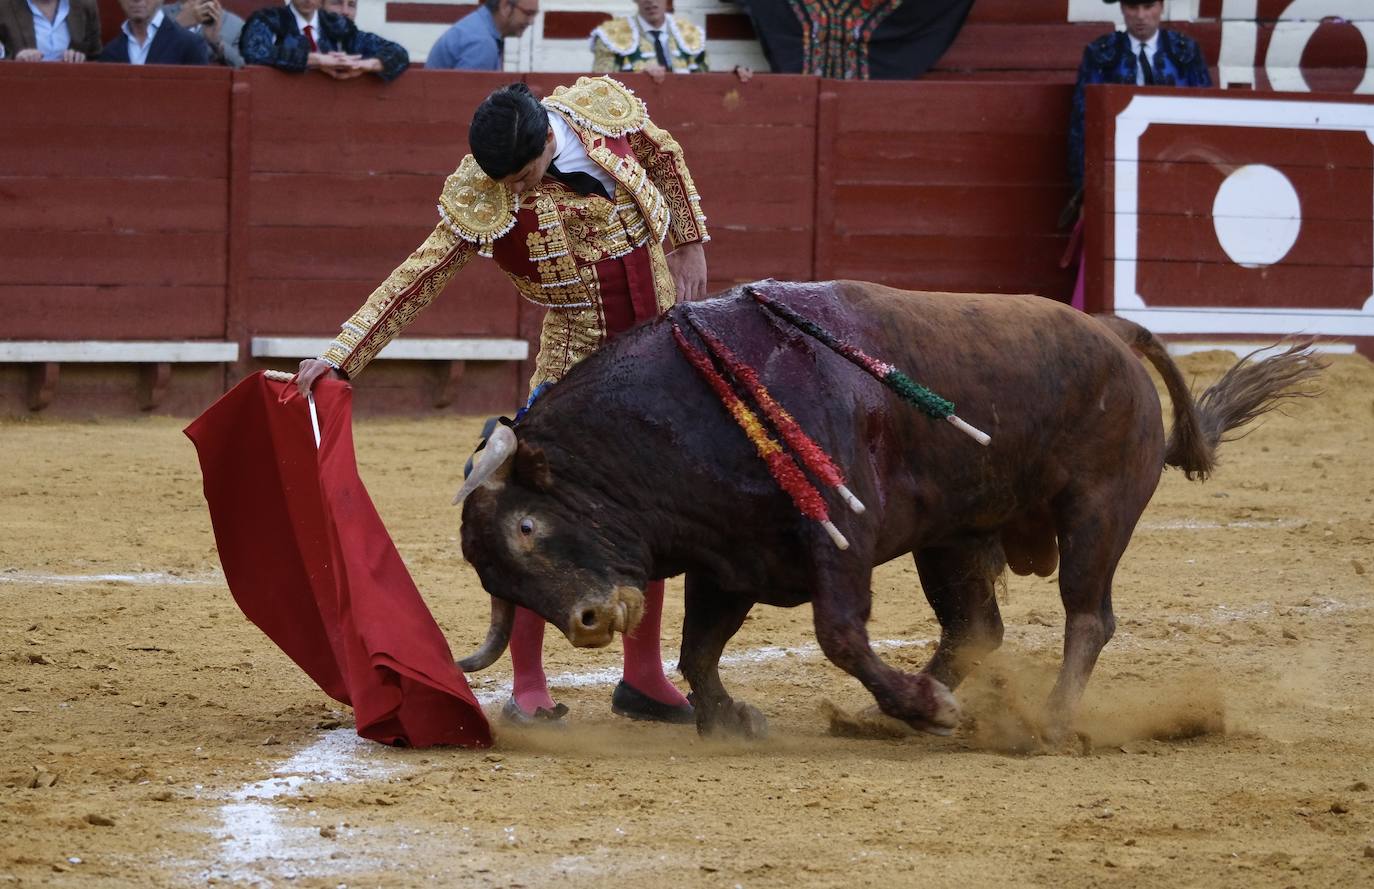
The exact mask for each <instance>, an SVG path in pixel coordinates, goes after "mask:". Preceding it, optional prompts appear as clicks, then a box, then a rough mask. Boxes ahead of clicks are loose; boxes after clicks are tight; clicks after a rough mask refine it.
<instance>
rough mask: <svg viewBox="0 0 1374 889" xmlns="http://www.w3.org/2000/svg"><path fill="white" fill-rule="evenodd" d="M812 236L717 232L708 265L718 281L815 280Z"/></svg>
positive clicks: (708, 251) (709, 248) (708, 253)
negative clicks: (812, 270) (762, 279)
mask: <svg viewBox="0 0 1374 889" xmlns="http://www.w3.org/2000/svg"><path fill="white" fill-rule="evenodd" d="M811 250H812V242H811V232H810V231H807V230H804V229H801V230H796V231H782V230H775V231H756V230H751V229H728V228H727V229H716V230H714V231H713V232H712V234H711V243H709V244H707V245H706V265H707V269H708V270H709V272H710V276H711V278H712V279H713V280H716V281H722V282H725V281H756V280H758V279H760V278H782V279H789V280H795V281H805V280H808V279H809V278H810V277H811Z"/></svg>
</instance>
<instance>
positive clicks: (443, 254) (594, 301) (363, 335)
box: [321, 77, 709, 390]
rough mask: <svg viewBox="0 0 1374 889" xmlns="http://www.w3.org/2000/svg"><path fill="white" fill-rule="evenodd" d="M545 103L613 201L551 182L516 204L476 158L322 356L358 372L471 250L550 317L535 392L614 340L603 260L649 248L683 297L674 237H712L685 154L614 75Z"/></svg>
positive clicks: (664, 292) (662, 287)
mask: <svg viewBox="0 0 1374 889" xmlns="http://www.w3.org/2000/svg"><path fill="white" fill-rule="evenodd" d="M543 104H544V107H545V108H546V109H547V110H548V112H549V113H550V114H560V115H562V116H563V118H564V119H565V120H566V121H567V122H568V125H569V126H570V127H571V128H572V130H573V132H574V133H576V134H577V136H578V138H580V139H581V140H582V145H583V147H585V148H586V150H587V156H588V157H590V158H591V160H592V161H593V162H594V163H596V164H597V165H599V166H600V167H601V168H602V169H604V170H605V171H606V172H607V173H609V174H610V176H611V178H612V179H613V180H614V181H615V193H614V194H613V195H612V200H609V201H608V200H606V199H605V198H603V197H601V196H599V195H593V196H584V195H578V194H576V193H575V192H573V191H571V190H570V189H567V188H564V187H563V186H562V185H561V184H560V183H558V182H556V181H555V180H553V179H550V178H545V180H544V182H543V183H542V185H541V187H540V188H538V189H536V190H534V191H528V192H526V193H524V194H522V195H520V197H519V199H518V200H517V198H516V197H515V196H514V195H512V194H511V193H510V192H509V191H508V190H507V189H506V188H505V186H503V185H501V184H500V183H498V182H495V181H493V180H492V179H490V178H488V177H487V175H486V174H485V173H483V172H482V170H481V168H480V167H478V166H477V162H476V161H475V160H474V159H473V157H472V156H471V155H468V156H467V157H465V158H463V161H462V163H460V164H459V165H458V169H457V171H455V172H454V173H453V174H452V175H451V176H449V177H448V180H447V181H446V182H445V183H444V190H443V193H442V194H441V195H440V196H439V217H440V219H439V224H438V225H437V226H436V227H435V229H434V231H433V233H431V234H430V236H429V237H428V238H427V239H426V240H425V242H424V243H423V244H421V245H420V247H419V248H418V249H416V251H415V252H414V253H412V254H411V255H410V256H409V257H408V258H407V259H406V261H405V262H403V263H402V264H401V265H400V266H399V267H398V268H397V269H396V270H395V271H394V272H392V273H391V275H390V277H388V278H387V279H386V281H384V282H383V283H382V285H381V286H380V287H378V288H377V289H376V290H375V291H373V293H372V295H371V296H369V297H368V298H367V302H365V303H364V304H363V305H362V307H361V308H359V309H358V310H357V311H356V312H355V313H354V314H353V317H351V318H349V319H348V321H346V322H344V325H343V327H342V329H341V330H340V331H339V335H338V337H337V338H336V339H335V340H334V341H333V342H332V343H330V346H329V349H328V350H327V351H326V352H325V354H324V355H323V356H321V357H322V358H323V359H324V360H325V361H327V362H328V363H329V364H331V365H333V366H334V367H335V368H338V369H340V370H342V371H343V372H344V373H346V374H348V375H349V376H356V375H357V374H358V373H359V372H361V371H362V369H363V368H364V367H366V366H367V364H368V362H369V361H371V360H372V358H373V357H374V356H376V354H377V353H378V352H380V351H381V349H382V347H383V346H385V345H386V344H387V343H388V342H390V341H391V339H392V338H393V337H395V336H396V335H397V334H398V333H399V332H400V331H401V330H402V329H403V328H404V327H405V326H406V325H407V324H409V323H410V321H411V320H412V319H414V318H415V316H416V315H417V314H419V312H420V311H421V310H422V309H424V307H425V306H427V305H429V303H430V302H431V301H433V299H434V298H435V297H436V296H437V295H438V294H439V292H440V291H441V290H443V289H444V286H445V285H446V284H448V282H449V279H450V278H452V277H453V275H454V274H455V273H457V271H458V270H459V269H461V268H462V267H463V266H464V265H466V264H467V262H468V260H470V259H471V258H472V257H473V256H474V255H480V256H485V257H489V258H492V259H494V260H495V261H496V264H497V265H498V266H500V267H501V269H502V271H504V272H505V273H506V274H507V275H508V276H509V277H510V279H511V281H512V282H513V283H514V284H515V288H516V290H518V291H519V292H520V293H521V295H523V296H524V297H525V298H526V299H528V300H530V301H531V302H533V303H535V304H536V305H540V306H544V307H546V308H548V309H549V310H550V311H549V312H548V313H547V314H546V315H545V318H544V326H543V330H542V331H541V334H540V342H539V354H538V358H537V359H536V361H535V372H534V376H533V377H532V378H531V380H530V388H531V390H533V389H534V388H536V387H537V386H539V385H540V384H542V383H546V382H551V381H554V380H558V379H560V378H561V377H562V376H563V375H564V374H566V373H567V372H568V370H569V369H570V368H571V367H572V366H573V365H574V364H576V363H577V362H578V361H580V360H582V359H583V358H585V357H587V356H588V355H590V354H591V353H592V352H594V351H596V349H597V348H599V347H600V346H601V345H602V343H604V342H605V339H606V318H605V315H604V313H603V312H602V308H601V300H600V294H599V288H598V286H597V275H596V264H597V263H599V262H602V261H604V260H607V259H613V258H617V257H621V256H624V255H626V254H628V253H630V252H631V251H634V250H638V249H645V250H647V251H649V260H650V265H651V267H652V269H653V280H654V297H655V300H656V302H657V304H658V309H659V311H660V312H661V311H663V310H665V309H667V308H668V307H670V306H671V305H672V304H673V303H674V302H675V301H676V293H675V289H674V286H673V279H672V275H671V274H670V273H669V271H668V264H667V261H666V259H665V257H664V244H665V242H666V243H667V244H668V245H669V246H670V247H671V248H676V247H678V246H681V245H683V244H690V243H694V242H704V241H707V240H709V236H708V235H707V233H706V217H705V216H704V215H702V212H701V205H700V198H699V197H698V195H697V190H696V186H695V185H694V184H693V182H692V176H691V174H690V173H689V172H688V170H687V165H686V163H684V161H683V159H682V149H681V147H680V146H679V145H678V143H677V142H676V140H674V139H673V137H672V136H671V135H669V134H668V133H667V132H666V131H664V130H662V129H659V128H658V127H657V126H655V125H654V124H653V122H652V121H651V120H649V114H648V111H647V110H646V109H645V107H644V103H643V101H641V100H640V99H639V98H638V97H636V96H635V95H634V93H633V92H631V91H630V90H629V88H628V87H626V86H624V85H623V84H621V83H619V82H617V81H615V80H612V79H611V78H609V77H596V78H592V77H581V78H578V80H577V83H575V84H574V85H573V86H571V87H559V88H558V89H556V90H554V93H553V95H552V96H550V97H548V98H547V99H545V100H544V103H543Z"/></svg>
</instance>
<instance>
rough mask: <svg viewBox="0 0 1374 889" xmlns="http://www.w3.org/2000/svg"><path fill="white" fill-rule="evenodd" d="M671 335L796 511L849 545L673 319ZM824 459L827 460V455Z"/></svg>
mask: <svg viewBox="0 0 1374 889" xmlns="http://www.w3.org/2000/svg"><path fill="white" fill-rule="evenodd" d="M694 326H695V325H694ZM673 339H674V340H676V341H677V347H678V349H679V350H680V351H681V352H682V354H683V356H685V357H686V359H687V361H688V363H690V364H691V365H692V367H694V368H696V370H697V373H699V374H701V376H702V379H704V380H705V381H706V384H707V385H708V386H710V387H711V389H712V391H714V392H715V393H716V397H717V398H719V399H720V403H721V404H722V405H724V407H725V410H726V411H728V412H729V414H730V416H731V417H733V418H734V420H735V423H737V424H738V425H739V427H740V429H742V430H743V431H744V434H745V435H746V436H747V437H748V438H749V442H750V443H751V444H752V445H753V446H754V450H755V451H757V452H758V455H759V456H760V457H761V458H762V459H763V462H764V463H765V464H767V466H768V472H769V473H770V474H771V475H772V476H773V480H774V481H775V482H777V484H778V487H780V488H782V489H783V490H784V491H786V492H787V495H788V496H789V497H791V498H792V503H793V505H794V506H796V507H797V511H798V512H800V513H801V514H802V515H804V516H806V517H807V518H809V519H811V520H812V521H815V522H818V523H819V524H820V526H821V527H822V528H824V529H825V533H826V534H828V535H830V539H831V541H832V542H834V544H835V546H837V547H839V548H840V549H849V541H848V540H846V539H845V537H844V535H843V534H841V533H840V529H839V528H836V527H835V524H834V523H833V522H831V521H830V512H829V510H827V509H826V506H825V500H824V499H822V497H821V494H820V492H819V491H817V490H816V488H815V486H814V485H812V484H811V482H810V481H809V480H807V478H806V476H805V474H803V473H802V471H801V467H800V466H798V465H797V461H796V460H795V459H793V457H792V455H791V454H789V453H787V452H786V451H784V450H783V448H782V446H781V445H780V444H778V442H777V440H776V439H774V438H773V436H772V435H770V434H769V432H768V430H767V429H766V428H764V425H763V422H762V421H761V420H760V419H759V417H758V415H757V414H755V413H754V411H753V410H752V409H751V408H750V407H749V405H747V404H745V403H744V400H743V399H742V398H740V397H739V395H738V394H736V392H735V390H734V388H733V387H732V386H731V385H730V383H729V382H728V381H727V380H726V379H725V377H724V376H722V375H721V373H720V372H719V371H718V370H716V366H715V363H714V362H713V361H712V360H711V356H710V355H708V354H706V353H705V352H704V351H702V350H701V349H698V348H697V347H696V346H694V345H692V344H691V343H689V342H688V341H687V337H686V336H685V335H684V334H683V332H682V328H681V327H679V326H678V325H677V323H676V322H674V324H673ZM769 400H770V401H771V400H772V399H771V398H770V399H769ZM798 431H800V430H798ZM813 444H814V443H813ZM816 450H818V451H819V450H820V449H819V448H817V449H816ZM826 460H827V462H829V458H828V457H827V458H826ZM832 465H833V464H832ZM837 471H838V470H837ZM818 474H819V473H818ZM851 496H852V495H851Z"/></svg>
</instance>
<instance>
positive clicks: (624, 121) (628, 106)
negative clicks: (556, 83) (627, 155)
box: [544, 77, 649, 139]
mask: <svg viewBox="0 0 1374 889" xmlns="http://www.w3.org/2000/svg"><path fill="white" fill-rule="evenodd" d="M544 105H545V107H548V108H552V109H554V110H555V111H561V112H562V113H564V114H566V115H567V116H568V117H571V118H572V119H573V120H574V121H576V122H577V123H578V124H580V125H581V126H584V127H586V128H587V129H589V130H591V131H592V132H594V133H600V134H601V135H603V136H609V137H611V138H613V139H614V138H619V137H620V136H624V135H626V134H627V133H637V132H639V131H640V130H642V129H644V124H645V123H646V122H647V121H648V120H649V111H648V109H646V108H645V107H644V102H643V101H642V100H641V99H640V98H639V97H638V96H636V95H635V94H634V93H633V92H631V91H630V88H629V87H627V86H626V85H625V84H623V83H621V82H620V81H618V80H612V79H611V78H609V77H579V78H577V83H574V84H573V85H572V86H560V87H559V88H558V89H556V90H554V91H553V95H552V96H549V97H548V98H547V99H545V100H544Z"/></svg>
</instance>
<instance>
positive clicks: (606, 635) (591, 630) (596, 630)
mask: <svg viewBox="0 0 1374 889" xmlns="http://www.w3.org/2000/svg"><path fill="white" fill-rule="evenodd" d="M624 629H625V606H624V605H623V604H620V603H614V602H607V603H602V604H592V605H588V604H584V605H580V606H578V607H577V608H574V609H573V613H572V615H571V619H570V620H569V621H568V641H569V642H571V643H572V644H573V645H576V646H578V647H579V648H599V647H601V646H602V645H609V644H610V642H611V639H613V638H614V637H615V633H616V630H624Z"/></svg>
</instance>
